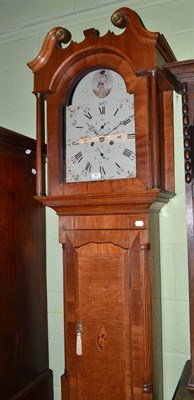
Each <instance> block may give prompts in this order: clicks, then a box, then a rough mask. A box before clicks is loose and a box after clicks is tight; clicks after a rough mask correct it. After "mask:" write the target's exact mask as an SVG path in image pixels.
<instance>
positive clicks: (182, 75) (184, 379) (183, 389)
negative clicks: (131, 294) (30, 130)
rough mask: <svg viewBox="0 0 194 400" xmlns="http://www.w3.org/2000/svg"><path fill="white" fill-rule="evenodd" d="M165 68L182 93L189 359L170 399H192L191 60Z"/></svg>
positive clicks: (193, 172)
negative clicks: (172, 397)
mask: <svg viewBox="0 0 194 400" xmlns="http://www.w3.org/2000/svg"><path fill="white" fill-rule="evenodd" d="M165 68H166V70H167V71H168V72H169V73H170V74H171V78H172V77H173V78H174V80H175V87H176V91H177V92H178V93H180V94H181V95H182V117H183V140H184V159H185V194H186V223H187V245H188V273H189V310H190V353H191V359H190V360H189V361H187V363H186V365H185V367H184V370H183V374H182V376H181V378H180V382H179V384H178V387H177V390H176V393H175V396H174V400H187V399H188V400H189V399H194V59H191V60H185V61H179V62H173V63H170V64H168V65H166V67H165Z"/></svg>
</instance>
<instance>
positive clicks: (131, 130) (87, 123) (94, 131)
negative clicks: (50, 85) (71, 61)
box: [65, 69, 136, 183]
mask: <svg viewBox="0 0 194 400" xmlns="http://www.w3.org/2000/svg"><path fill="white" fill-rule="evenodd" d="M65 123H66V168H65V171H66V172H65V178H66V182H67V183H68V182H82V181H96V180H110V179H121V178H134V177H135V176H136V146H135V110H134V94H129V93H127V91H126V85H125V82H124V80H123V78H122V77H121V76H120V75H119V74H118V73H116V72H114V71H112V70H109V69H98V70H95V71H92V72H90V73H88V74H87V75H85V76H84V78H83V79H82V80H81V81H80V82H79V83H78V85H77V86H76V89H75V91H74V94H73V97H72V104H71V105H70V106H67V107H66V121H65Z"/></svg>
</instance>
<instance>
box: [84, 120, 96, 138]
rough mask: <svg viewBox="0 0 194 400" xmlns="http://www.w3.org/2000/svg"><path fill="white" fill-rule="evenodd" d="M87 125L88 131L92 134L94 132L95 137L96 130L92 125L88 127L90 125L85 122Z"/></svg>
mask: <svg viewBox="0 0 194 400" xmlns="http://www.w3.org/2000/svg"><path fill="white" fill-rule="evenodd" d="M86 123H87V125H88V128H89V130H90V131H92V132H94V133H95V135H98V132H97V130H96V129H95V128H94V126H93V125H90V124H88V122H86Z"/></svg>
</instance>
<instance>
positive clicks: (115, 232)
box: [28, 8, 175, 400]
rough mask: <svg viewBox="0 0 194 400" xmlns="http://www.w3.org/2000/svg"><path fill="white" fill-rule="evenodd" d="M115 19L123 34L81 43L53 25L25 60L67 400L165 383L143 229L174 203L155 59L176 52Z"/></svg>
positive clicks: (163, 81) (167, 114)
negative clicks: (60, 263) (58, 277)
mask: <svg viewBox="0 0 194 400" xmlns="http://www.w3.org/2000/svg"><path fill="white" fill-rule="evenodd" d="M112 23H113V24H114V25H115V26H117V27H118V28H125V29H124V31H123V32H122V33H121V34H119V35H115V34H113V33H111V32H107V34H106V35H105V36H103V37H101V36H99V33H98V31H97V30H96V29H94V28H91V29H87V30H85V31H84V35H85V39H84V40H83V41H82V42H81V43H75V42H73V41H71V34H70V33H69V31H67V30H66V29H64V28H62V27H57V28H54V29H52V30H51V31H50V32H49V33H48V35H47V36H46V38H45V41H44V43H43V46H42V48H41V50H40V53H39V54H38V56H37V57H36V58H35V59H34V60H33V61H31V62H30V63H29V64H28V66H29V67H30V68H31V69H32V71H33V73H34V93H35V94H36V96H37V154H38V157H37V199H38V200H39V201H41V202H43V203H44V204H45V205H47V206H49V207H52V208H53V209H54V210H55V211H56V212H57V214H58V216H59V240H60V242H61V243H62V245H63V254H64V315H65V318H64V320H65V323H64V330H65V372H64V374H63V375H62V380H61V382H62V399H63V400H65V399H68V400H78V399H79V400H91V399H93V400H100V399H103V400H109V399H111V400H129V399H131V400H132V399H133V400H151V399H153V396H154V393H157V392H158V393H159V389H158V387H159V386H160V385H161V379H159V378H158V379H156V380H155V382H157V383H156V384H154V378H153V376H155V377H157V363H155V362H154V361H153V360H154V357H153V347H154V346H153V331H154V328H153V327H154V325H155V322H154V319H153V318H152V310H153V307H152V288H153V285H152V278H153V279H154V276H155V270H156V269H155V264H154V263H151V259H154V257H153V251H152V252H151V251H150V241H151V236H152V237H156V236H157V235H154V234H152V235H151V236H150V233H149V232H150V230H149V227H153V225H152V222H153V221H154V220H155V215H158V212H159V210H160V208H161V207H162V205H163V204H165V203H167V202H168V201H169V199H170V198H172V197H173V196H174V174H173V172H174V160H173V117H172V115H173V112H172V91H173V85H172V84H171V81H170V80H169V79H168V77H167V75H166V73H165V71H164V69H163V64H164V63H167V62H171V61H174V60H175V57H174V55H173V52H172V51H171V49H170V47H169V46H168V44H167V42H166V40H165V39H164V37H163V36H162V35H160V34H158V33H153V32H149V31H148V30H146V29H145V27H144V26H143V24H142V22H141V21H140V19H139V17H138V16H137V14H136V13H135V12H134V11H132V10H130V9H128V8H121V9H119V10H117V11H116V12H115V13H114V14H113V15H112ZM62 42H65V43H66V46H65V47H63V46H62ZM44 102H46V105H47V106H46V107H47V113H46V115H47V120H46V124H47V150H48V152H47V159H48V195H46V196H45V195H43V193H42V173H43V169H42V163H41V144H42V140H43V137H44V128H43V127H44V121H45V117H44V108H45V107H44ZM150 210H152V213H150ZM150 215H151V217H150ZM152 232H153V229H152ZM151 247H153V248H157V246H154V245H153V246H151ZM156 314H157V313H156ZM154 342H155V341H154ZM160 350H161V349H160ZM158 353H159V352H158ZM153 365H154V367H153ZM153 370H154V371H153ZM160 372H161V370H160ZM160 393H162V389H160ZM161 398H162V397H161V396H160V400H161Z"/></svg>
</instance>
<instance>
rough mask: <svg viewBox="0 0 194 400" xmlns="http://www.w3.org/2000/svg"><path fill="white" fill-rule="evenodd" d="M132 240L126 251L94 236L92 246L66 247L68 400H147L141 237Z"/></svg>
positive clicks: (65, 389)
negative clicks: (143, 395) (145, 387)
mask: <svg viewBox="0 0 194 400" xmlns="http://www.w3.org/2000/svg"><path fill="white" fill-rule="evenodd" d="M72 235H73V236H74V238H75V237H76V233H74V234H72ZM77 235H79V234H78V233H77ZM116 235H117V236H119V233H118V232H117V233H116ZM127 235H128V237H129V233H128V232H127V233H126V232H125V236H126V238H127ZM98 236H99V239H100V236H102V234H100V233H99V234H98ZM120 236H122V233H120ZM132 236H133V240H131V242H132V244H131V246H129V245H128V246H127V240H128V239H127V240H126V247H125V246H123V243H122V245H118V243H113V242H112V240H110V241H108V240H107V242H105V241H104V242H103V243H102V242H100V240H99V242H97V241H95V242H94V241H91V240H92V234H91V239H90V241H89V243H86V242H85V243H84V244H81V245H79V246H77V247H75V246H73V243H72V241H71V240H69V241H68V243H67V245H66V252H65V260H66V263H65V264H66V268H65V270H66V271H65V307H66V308H65V312H66V318H65V325H66V335H65V336H66V379H64V380H63V379H62V392H63V394H64V397H63V398H65V399H67V398H68V399H69V400H91V399H93V400H101V399H103V400H110V398H111V400H121V399H122V400H129V399H132V398H134V399H138V400H139V399H141V398H143V397H142V392H143V363H144V362H143V357H144V352H145V349H144V341H143V334H144V327H143V306H142V305H143V296H142V286H141V285H142V279H141V262H140V241H139V239H140V237H139V234H138V232H135V233H133V235H132V233H131V238H132ZM112 237H114V233H113V232H111V234H110V239H111V238H112ZM107 239H108V237H107ZM73 241H74V240H73ZM74 242H76V240H75V241H74ZM74 244H75V243H74ZM132 297H134V298H132ZM80 330H81V334H80ZM80 337H81V340H80ZM80 342H81V344H82V351H81V355H79V354H78V353H79V351H77V350H80V348H79V346H80ZM77 347H78V348H77ZM67 381H68V383H67ZM133 396H134V397H133Z"/></svg>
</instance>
